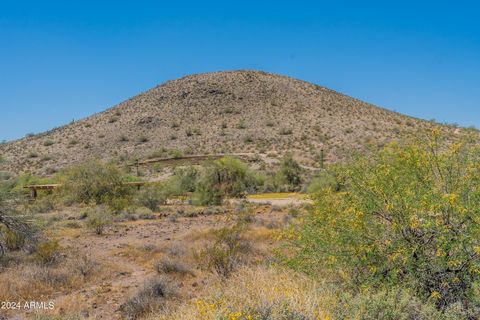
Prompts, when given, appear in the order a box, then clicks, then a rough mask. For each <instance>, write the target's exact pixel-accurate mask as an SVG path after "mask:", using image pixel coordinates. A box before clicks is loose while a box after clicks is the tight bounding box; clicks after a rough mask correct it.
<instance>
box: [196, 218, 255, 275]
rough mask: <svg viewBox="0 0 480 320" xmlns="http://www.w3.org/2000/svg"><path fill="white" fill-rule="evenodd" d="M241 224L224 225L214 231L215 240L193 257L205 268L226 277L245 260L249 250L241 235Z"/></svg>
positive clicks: (242, 228)
mask: <svg viewBox="0 0 480 320" xmlns="http://www.w3.org/2000/svg"><path fill="white" fill-rule="evenodd" d="M243 230H244V225H243V224H237V225H235V226H233V227H225V228H222V229H219V230H216V231H215V240H214V242H213V243H212V244H208V245H206V246H205V248H204V249H203V250H202V251H201V252H200V253H199V254H196V255H195V257H196V259H197V260H199V261H200V263H201V264H203V265H204V266H205V267H206V268H207V269H209V270H212V271H214V272H215V273H217V274H219V275H220V276H223V277H225V278H228V277H229V276H230V275H231V274H232V272H233V271H234V270H235V269H237V268H238V267H239V266H240V265H242V264H244V263H245V262H246V261H247V257H246V256H247V254H248V253H249V252H250V251H251V246H250V243H249V242H248V241H246V240H245V239H243V238H242V237H241V233H242V231H243Z"/></svg>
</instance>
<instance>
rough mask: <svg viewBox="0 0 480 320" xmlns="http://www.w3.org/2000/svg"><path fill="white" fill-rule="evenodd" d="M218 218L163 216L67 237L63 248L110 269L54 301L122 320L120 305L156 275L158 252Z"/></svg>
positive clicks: (86, 314) (212, 224)
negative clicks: (102, 233) (103, 230)
mask: <svg viewBox="0 0 480 320" xmlns="http://www.w3.org/2000/svg"><path fill="white" fill-rule="evenodd" d="M219 219H220V217H219V216H198V217H195V218H181V219H179V221H177V222H171V221H169V220H168V218H165V217H164V218H160V219H157V220H142V221H135V222H126V223H121V224H118V225H116V226H115V227H114V228H113V229H111V230H108V232H107V233H106V234H105V235H103V236H97V235H93V234H91V233H90V234H82V235H81V236H74V237H67V238H64V239H63V240H62V242H61V244H62V245H63V246H65V247H69V248H72V249H74V250H75V251H77V252H78V253H79V254H83V255H86V256H88V257H89V258H90V259H91V260H92V261H97V262H98V264H99V265H102V266H105V267H106V268H108V270H107V272H106V275H105V276H103V277H102V278H101V279H99V281H97V283H96V284H94V285H91V286H89V287H84V288H82V289H80V290H77V291H75V292H72V293H70V294H68V295H63V296H61V297H59V298H58V299H56V301H55V302H56V303H57V305H59V306H60V309H61V308H62V307H61V306H62V305H63V304H65V305H70V304H71V303H72V301H76V303H77V305H76V309H77V310H76V311H77V312H79V313H80V314H82V315H83V316H84V317H88V318H89V319H112V320H114V319H122V316H121V312H120V310H119V309H120V306H121V305H122V304H123V303H125V301H127V300H128V299H129V298H130V297H132V296H134V294H135V293H136V292H137V291H138V290H139V289H140V288H141V286H142V285H143V284H144V283H145V281H146V280H147V279H149V278H150V277H153V276H154V275H155V271H154V268H153V263H152V261H151V260H152V259H154V256H155V254H158V251H157V250H158V249H160V248H165V247H167V246H169V245H174V244H175V243H178V242H180V241H181V239H182V238H183V237H184V236H185V235H186V234H188V233H189V232H191V231H193V230H195V229H198V230H201V229H205V228H208V227H216V226H218V224H219ZM142 248H150V249H148V250H147V249H145V250H142ZM139 254H140V256H139ZM60 312H62V311H60Z"/></svg>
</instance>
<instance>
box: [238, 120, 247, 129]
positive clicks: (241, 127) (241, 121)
mask: <svg viewBox="0 0 480 320" xmlns="http://www.w3.org/2000/svg"><path fill="white" fill-rule="evenodd" d="M246 128H247V125H246V124H245V120H243V119H242V120H240V121H239V122H238V123H237V129H246Z"/></svg>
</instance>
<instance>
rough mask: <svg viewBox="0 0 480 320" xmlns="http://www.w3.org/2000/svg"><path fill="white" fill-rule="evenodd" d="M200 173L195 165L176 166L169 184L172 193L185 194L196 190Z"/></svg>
mask: <svg viewBox="0 0 480 320" xmlns="http://www.w3.org/2000/svg"><path fill="white" fill-rule="evenodd" d="M199 176H200V173H199V172H198V170H197V169H195V167H185V168H176V169H175V171H174V173H173V176H172V177H171V178H170V179H169V180H168V182H167V185H168V189H169V190H170V193H171V194H172V195H177V196H181V195H185V194H186V193H189V192H194V191H195V189H196V186H197V182H198V178H199Z"/></svg>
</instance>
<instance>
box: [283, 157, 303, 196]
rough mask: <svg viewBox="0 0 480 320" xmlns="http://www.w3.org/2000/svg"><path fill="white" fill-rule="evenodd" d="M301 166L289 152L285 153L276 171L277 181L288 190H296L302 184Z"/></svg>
mask: <svg viewBox="0 0 480 320" xmlns="http://www.w3.org/2000/svg"><path fill="white" fill-rule="evenodd" d="M302 172H303V170H302V168H301V167H300V165H299V164H298V162H296V161H295V160H294V159H293V157H292V155H291V154H287V155H285V157H284V158H283V159H282V162H281V164H280V170H279V171H278V173H277V177H276V178H277V183H279V184H280V185H283V186H285V187H286V189H287V190H288V191H298V190H299V189H300V188H301V185H302Z"/></svg>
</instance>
